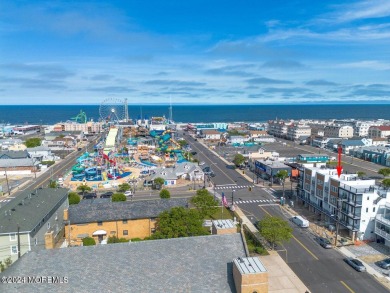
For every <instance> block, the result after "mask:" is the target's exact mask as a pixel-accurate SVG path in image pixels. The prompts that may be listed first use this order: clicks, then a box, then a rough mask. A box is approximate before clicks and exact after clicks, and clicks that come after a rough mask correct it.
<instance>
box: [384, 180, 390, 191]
mask: <svg viewBox="0 0 390 293" xmlns="http://www.w3.org/2000/svg"><path fill="white" fill-rule="evenodd" d="M382 186H383V187H384V188H386V189H390V178H386V179H383V180H382Z"/></svg>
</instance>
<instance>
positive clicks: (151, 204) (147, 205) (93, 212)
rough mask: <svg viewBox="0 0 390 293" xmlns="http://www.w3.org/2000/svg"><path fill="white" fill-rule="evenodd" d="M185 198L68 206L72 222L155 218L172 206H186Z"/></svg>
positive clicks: (97, 202) (102, 202)
mask: <svg viewBox="0 0 390 293" xmlns="http://www.w3.org/2000/svg"><path fill="white" fill-rule="evenodd" d="M187 205H188V200H187V199H185V198H175V199H174V198H172V199H155V200H139V201H122V202H111V201H96V200H94V201H88V202H86V203H83V204H78V205H70V206H69V211H68V213H69V220H70V222H71V223H72V224H82V223H91V222H104V221H118V220H131V219H147V218H155V217H157V216H158V215H159V214H160V213H161V212H163V211H166V210H169V209H171V208H173V207H187Z"/></svg>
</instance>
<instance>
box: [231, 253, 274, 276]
mask: <svg viewBox="0 0 390 293" xmlns="http://www.w3.org/2000/svg"><path fill="white" fill-rule="evenodd" d="M233 262H234V264H235V265H236V266H237V268H238V270H239V271H240V273H241V274H243V275H244V274H257V273H264V272H266V271H267V269H266V268H265V267H264V265H263V264H262V263H261V261H260V259H259V258H258V257H239V258H236V259H234V260H233Z"/></svg>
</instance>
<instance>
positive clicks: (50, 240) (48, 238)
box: [45, 231, 55, 249]
mask: <svg viewBox="0 0 390 293" xmlns="http://www.w3.org/2000/svg"><path fill="white" fill-rule="evenodd" d="M54 245H55V242H54V233H53V231H50V232H46V233H45V248H46V249H53V248H54Z"/></svg>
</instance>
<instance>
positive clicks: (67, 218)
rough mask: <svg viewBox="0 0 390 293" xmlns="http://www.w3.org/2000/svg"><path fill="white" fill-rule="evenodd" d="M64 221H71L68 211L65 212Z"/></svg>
mask: <svg viewBox="0 0 390 293" xmlns="http://www.w3.org/2000/svg"><path fill="white" fill-rule="evenodd" d="M64 221H69V215H68V209H65V210H64Z"/></svg>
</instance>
